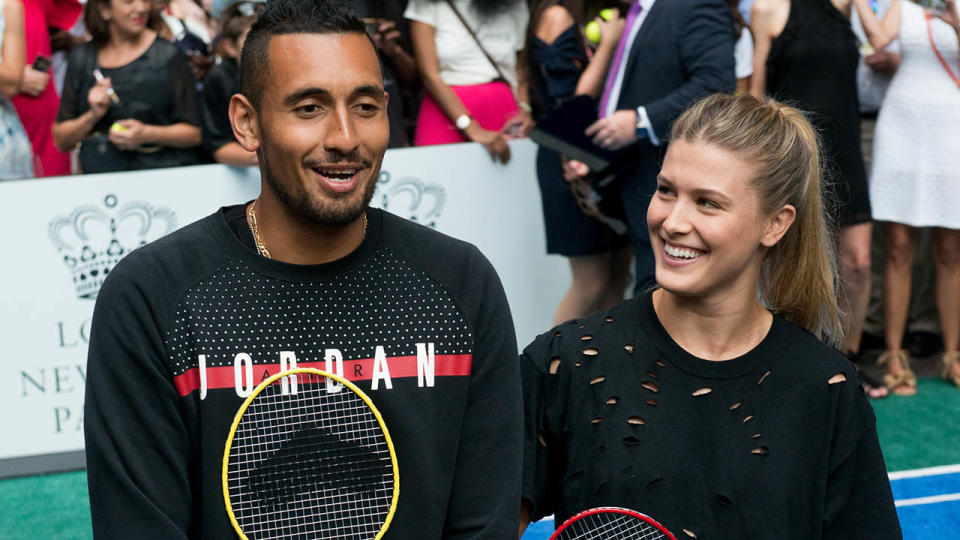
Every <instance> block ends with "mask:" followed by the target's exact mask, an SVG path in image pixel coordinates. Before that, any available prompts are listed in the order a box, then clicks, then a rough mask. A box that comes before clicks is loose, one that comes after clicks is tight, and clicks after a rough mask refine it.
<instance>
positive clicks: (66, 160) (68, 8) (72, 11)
mask: <svg viewBox="0 0 960 540" xmlns="http://www.w3.org/2000/svg"><path fill="white" fill-rule="evenodd" d="M82 9H83V8H82V7H81V6H80V4H79V3H74V2H54V1H53V0H27V2H25V3H24V29H25V32H26V39H27V65H26V66H24V68H23V80H22V82H21V83H20V93H18V94H17V95H16V96H14V97H13V99H12V100H11V102H12V103H13V106H14V107H16V109H17V114H18V115H19V116H20V120H21V121H22V122H23V128H24V130H25V131H26V132H27V137H28V138H29V139H30V143H31V144H32V145H33V153H34V155H35V156H36V160H35V161H36V167H34V171H33V172H34V175H35V176H63V175H67V174H70V155H69V154H66V153H64V152H61V151H59V150H57V148H56V146H54V143H53V135H51V133H50V130H51V128H52V127H53V122H54V120H55V118H56V116H57V109H58V108H59V107H60V96H59V94H58V93H57V87H56V84H54V81H53V79H52V77H51V72H52V71H53V70H52V69H49V66H48V69H46V70H43V69H35V67H34V66H40V62H43V60H40V61H39V62H38V58H43V59H46V60H47V61H49V60H50V59H51V56H52V54H53V48H52V44H51V42H50V32H51V30H52V29H53V30H56V29H59V30H61V31H68V30H70V28H72V27H73V25H74V24H76V22H77V19H79V18H80V12H81V10H82ZM40 67H42V66H40Z"/></svg>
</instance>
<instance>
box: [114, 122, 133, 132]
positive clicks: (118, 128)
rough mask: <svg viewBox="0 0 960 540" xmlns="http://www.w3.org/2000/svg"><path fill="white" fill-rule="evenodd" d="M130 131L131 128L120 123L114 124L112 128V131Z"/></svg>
mask: <svg viewBox="0 0 960 540" xmlns="http://www.w3.org/2000/svg"><path fill="white" fill-rule="evenodd" d="M129 129H130V128H128V127H127V126H124V125H121V124H120V123H119V122H114V123H113V125H111V126H110V131H128V130H129Z"/></svg>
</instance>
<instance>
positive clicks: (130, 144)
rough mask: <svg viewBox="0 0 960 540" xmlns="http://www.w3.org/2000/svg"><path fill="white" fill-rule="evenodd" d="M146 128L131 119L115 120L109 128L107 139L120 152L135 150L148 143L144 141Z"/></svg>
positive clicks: (141, 123)
mask: <svg viewBox="0 0 960 540" xmlns="http://www.w3.org/2000/svg"><path fill="white" fill-rule="evenodd" d="M146 127H147V126H146V124H144V123H143V122H141V121H139V120H136V119H133V118H125V119H123V120H117V121H116V122H114V124H113V125H112V126H110V133H109V134H108V137H109V138H110V142H112V143H113V144H114V145H115V146H116V147H117V148H119V149H121V150H136V149H137V148H138V147H140V146H142V145H143V144H144V143H146V142H149V141H147V140H146Z"/></svg>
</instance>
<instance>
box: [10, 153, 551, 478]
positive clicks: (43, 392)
mask: <svg viewBox="0 0 960 540" xmlns="http://www.w3.org/2000/svg"><path fill="white" fill-rule="evenodd" d="M511 149H512V152H513V159H512V160H511V161H510V163H509V164H508V165H499V164H493V163H492V162H491V160H490V157H489V156H488V155H487V153H486V151H485V150H484V149H483V148H482V147H481V146H479V145H475V144H462V145H449V146H442V147H427V148H412V149H402V150H390V151H388V152H387V155H386V158H385V159H384V164H383V168H382V172H381V175H380V179H379V182H378V186H377V191H376V194H375V195H374V200H373V205H374V206H379V207H382V208H385V209H387V210H389V211H391V212H393V213H395V214H398V215H400V216H402V217H405V218H409V219H413V220H415V221H418V222H420V223H423V224H426V225H429V226H432V227H434V228H436V229H437V230H439V231H441V232H444V233H446V234H449V235H452V236H455V237H457V238H461V239H464V240H467V241H469V242H471V243H473V244H475V245H477V246H478V247H479V248H480V250H481V251H483V253H484V254H485V255H486V256H487V257H488V258H489V259H490V261H491V262H492V263H493V265H494V267H495V268H496V269H497V271H498V272H499V274H500V278H501V280H502V281H503V285H504V288H505V290H506V293H507V298H508V299H509V301H510V307H511V310H512V315H513V320H514V323H515V325H516V329H517V339H518V341H519V346H520V347H521V348H522V347H523V346H524V345H526V343H528V342H529V341H530V340H531V339H533V337H534V336H535V335H536V334H538V333H540V332H543V331H545V330H547V328H548V327H549V326H550V321H551V318H552V314H553V312H554V310H555V309H556V306H557V304H558V303H559V300H560V297H561V296H562V294H563V292H564V291H565V289H566V287H567V286H568V284H569V270H568V267H567V264H566V263H565V262H564V260H563V259H562V258H559V257H548V256H546V255H545V240H544V232H543V218H542V211H541V206H540V199H539V195H538V191H537V181H536V174H535V167H534V161H535V159H534V158H535V154H536V147H535V145H533V144H532V143H530V142H529V141H517V142H514V143H512V144H511ZM259 188H260V179H259V172H258V171H256V170H255V169H232V168H229V167H225V166H221V165H205V166H196V167H185V168H177V169H164V170H154V171H143V172H136V173H113V174H100V175H86V176H77V177H61V178H53V179H43V180H27V181H15V182H0V231H2V233H3V238H4V240H3V242H2V244H0V245H2V248H0V252H2V253H3V255H2V256H0V261H2V263H0V410H3V411H4V413H3V414H0V433H2V434H3V435H2V437H0V476H11V475H18V474H30V473H34V472H41V471H44V470H53V469H57V468H70V467H71V466H80V465H82V453H81V451H82V449H83V432H82V425H83V413H82V409H83V393H84V379H85V368H86V356H87V341H88V338H89V333H90V319H91V315H92V312H93V306H94V297H95V294H96V290H97V288H98V287H99V283H100V281H102V277H103V275H102V274H101V272H102V270H100V271H97V272H96V274H97V275H96V276H94V275H92V274H93V273H94V270H98V269H97V268H91V267H90V266H89V265H86V264H85V257H84V252H83V249H82V246H84V245H88V246H90V249H92V250H93V251H96V252H98V253H103V252H107V251H108V250H109V249H110V242H111V238H116V239H117V241H118V242H120V243H121V244H122V245H123V246H124V247H126V248H129V247H131V246H135V245H137V244H139V243H140V242H142V241H152V240H156V239H157V238H159V237H160V236H162V235H164V234H167V233H168V232H170V231H171V230H175V229H176V228H179V227H182V226H184V225H186V224H188V223H191V222H193V221H196V220H197V219H200V218H202V217H204V216H206V215H208V214H210V213H212V212H213V211H215V210H216V209H217V208H218V207H220V206H224V205H229V204H236V203H241V202H244V201H248V200H250V199H252V198H254V197H255V196H256V195H257V193H258V192H259ZM111 220H112V221H113V223H114V224H115V227H114V229H113V230H111V228H110V225H109V224H110V223H111ZM84 270H85V271H84ZM81 273H82V274H84V278H83V279H81V278H80V274H81ZM64 456H66V458H65V457H64Z"/></svg>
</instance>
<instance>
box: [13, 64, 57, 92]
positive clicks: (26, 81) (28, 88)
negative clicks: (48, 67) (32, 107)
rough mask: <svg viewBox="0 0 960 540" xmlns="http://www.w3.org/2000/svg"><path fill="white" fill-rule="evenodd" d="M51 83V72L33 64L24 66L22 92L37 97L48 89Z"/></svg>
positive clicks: (21, 82) (21, 81)
mask: <svg viewBox="0 0 960 540" xmlns="http://www.w3.org/2000/svg"><path fill="white" fill-rule="evenodd" d="M49 83H50V74H49V73H44V72H42V71H37V70H35V69H33V67H32V66H23V79H21V80H20V93H21V94H27V95H28V96H33V97H37V96H39V95H40V94H42V93H43V91H44V90H46V89H47V84H49Z"/></svg>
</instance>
